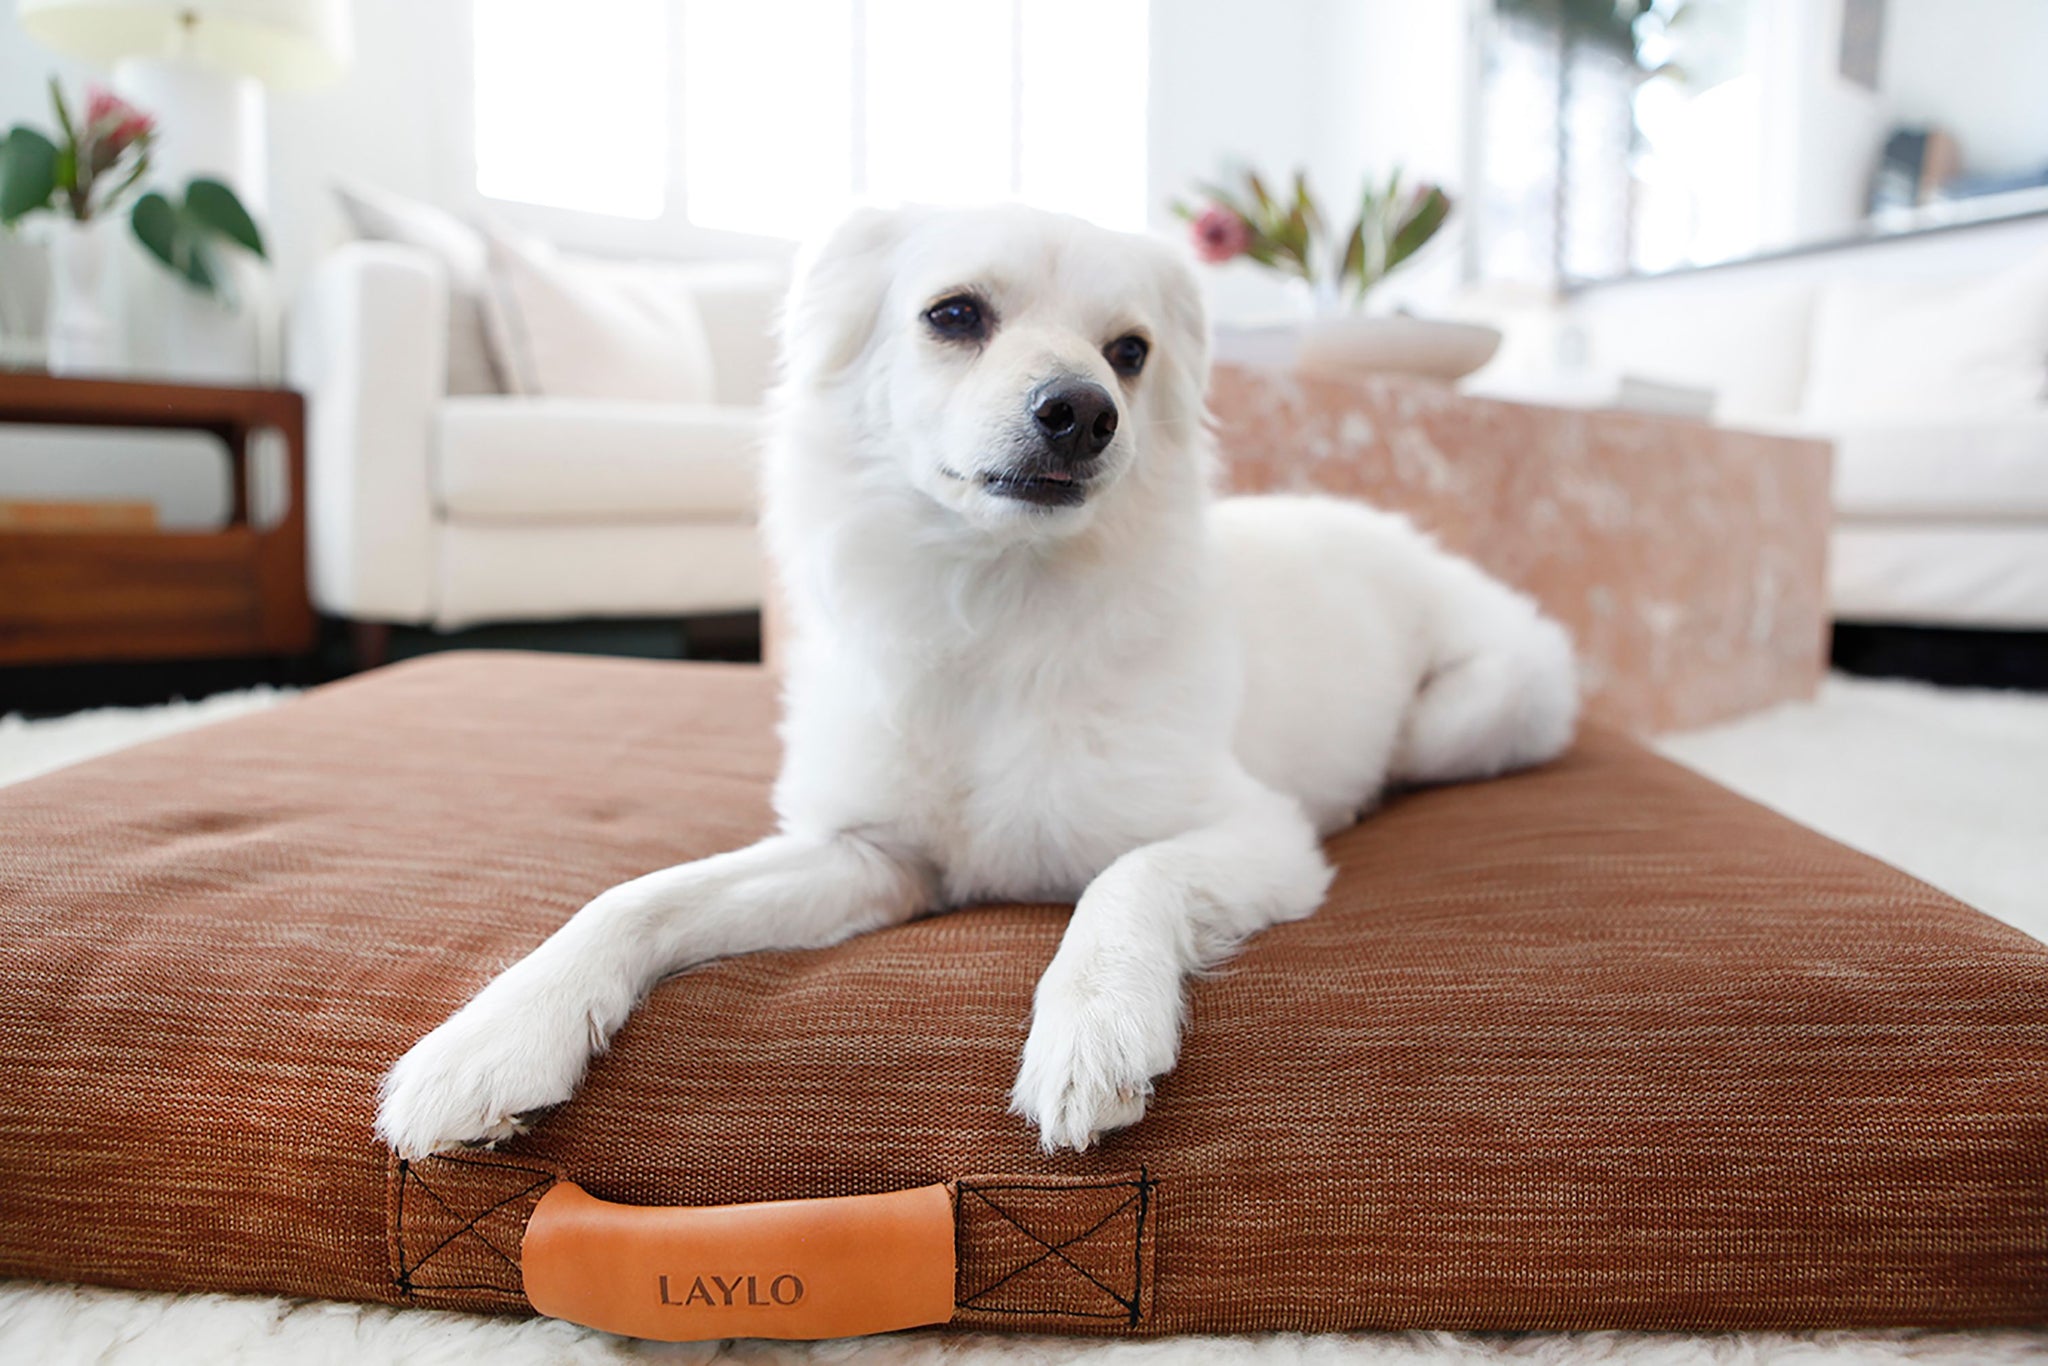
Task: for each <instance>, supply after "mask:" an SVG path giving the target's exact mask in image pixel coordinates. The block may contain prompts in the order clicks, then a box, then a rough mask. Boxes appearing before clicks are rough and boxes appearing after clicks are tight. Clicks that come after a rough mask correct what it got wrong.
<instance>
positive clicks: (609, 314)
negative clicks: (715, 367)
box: [484, 231, 715, 403]
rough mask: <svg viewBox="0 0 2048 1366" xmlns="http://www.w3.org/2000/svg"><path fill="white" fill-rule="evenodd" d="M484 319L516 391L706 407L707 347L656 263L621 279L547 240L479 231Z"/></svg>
mask: <svg viewBox="0 0 2048 1366" xmlns="http://www.w3.org/2000/svg"><path fill="white" fill-rule="evenodd" d="M486 243H487V246H488V249H489V263H490V294H489V296H488V300H487V303H486V307H485V312H484V317H485V321H486V323H487V324H488V325H489V327H490V331H491V340H492V343H493V346H494V349H495V350H496V352H497V355H498V359H499V363H500V366H501V368H502V370H503V373H504V377H505V381H506V388H507V389H508V390H509V391H511V392H512V393H515V394H545V395H548V396H550V397H556V398H605V399H631V400H639V401H642V402H648V403H709V402H711V401H712V399H713V394H714V392H715V387H714V384H713V380H714V375H713V371H712V363H711V342H710V339H709V338H708V337H707V336H706V335H705V332H704V320H703V318H702V317H701V316H700V315H699V313H698V311H697V305H696V301H695V300H694V299H693V298H692V297H691V295H690V292H689V291H688V290H687V289H684V288H680V287H664V285H665V284H666V282H665V281H664V280H663V279H662V278H661V272H660V269H659V267H648V268H646V269H645V270H644V271H635V272H631V273H622V272H621V269H620V267H619V266H618V265H616V264H614V263H596V262H578V261H576V260H574V259H572V258H569V257H565V256H563V255H562V254H560V253H559V252H557V251H555V250H554V248H552V247H550V246H548V245H547V244H546V243H543V242H538V241H534V240H531V239H527V238H520V237H515V236H513V235H511V234H509V233H505V232H499V231H491V232H488V233H487V234H486Z"/></svg>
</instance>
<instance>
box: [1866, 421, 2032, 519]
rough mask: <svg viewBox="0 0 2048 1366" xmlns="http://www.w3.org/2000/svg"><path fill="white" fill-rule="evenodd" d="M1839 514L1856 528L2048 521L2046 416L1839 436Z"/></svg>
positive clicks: (1898, 426) (1905, 425)
mask: <svg viewBox="0 0 2048 1366" xmlns="http://www.w3.org/2000/svg"><path fill="white" fill-rule="evenodd" d="M1834 440H1835V476H1834V478H1835V512H1836V514H1837V515H1838V516H1840V517H1842V518H1845V519H1847V520H1851V521H1857V520H1865V519H1876V520H1887V521H1970V520H1976V519H1981V520H1984V521H1994V522H2001V521H2026V522H2043V521H2048V409H2044V410H2043V411H2042V412H2040V413H2037V414H2026V415H2021V416H2015V417H2005V418H1978V419H1957V420H1953V421H1948V422H1901V423H1891V424H1885V425H1882V426H1855V427H1848V428H1845V429H1843V430H1841V431H1839V432H1836V433H1835V434H1834Z"/></svg>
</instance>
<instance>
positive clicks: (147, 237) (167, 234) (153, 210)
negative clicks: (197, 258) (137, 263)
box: [128, 190, 180, 270]
mask: <svg viewBox="0 0 2048 1366" xmlns="http://www.w3.org/2000/svg"><path fill="white" fill-rule="evenodd" d="M128 226H129V227H130V228H132V229H133V230H134V232H135V240H136V241H138V242H140V243H142V246H143V250H145V251H147V252H148V253H149V254H150V255H151V256H154V257H156V259H157V260H159V261H161V262H163V263H164V264H165V265H166V266H169V267H170V268H171V269H172V270H178V269H179V268H180V267H179V264H178V211H177V210H176V209H174V208H172V207H171V201H170V200H168V199H165V198H164V197H163V196H162V195H160V194H158V193H157V192H156V191H155V190H151V191H150V192H149V193H148V194H146V195H144V196H142V198H140V199H138V200H136V201H135V207H134V209H132V210H131V211H130V212H129V214H128Z"/></svg>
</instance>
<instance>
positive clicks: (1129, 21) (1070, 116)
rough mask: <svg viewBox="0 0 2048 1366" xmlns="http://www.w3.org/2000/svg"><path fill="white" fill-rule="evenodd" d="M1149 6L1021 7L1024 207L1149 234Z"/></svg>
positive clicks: (1044, 3)
mask: <svg viewBox="0 0 2048 1366" xmlns="http://www.w3.org/2000/svg"><path fill="white" fill-rule="evenodd" d="M1145 15H1146V0H1027V3H1025V4H1024V5H1023V6H1022V28H1023V35H1022V36H1023V40H1024V42H1023V61H1022V63H1021V66H1022V70H1023V78H1024V79H1023V89H1022V91H1021V96H1022V97H1021V99H1020V100H1019V102H1018V103H1019V113H1020V115H1021V117H1022V127H1021V129H1020V132H1019V142H1020V145H1021V147H1022V151H1023V158H1022V161H1023V165H1022V172H1023V174H1022V177H1021V181H1022V183H1021V184H1020V185H1019V187H1018V188H1019V190H1020V192H1021V197H1022V198H1023V199H1025V200H1026V201H1027V202H1029V203H1032V204H1036V205H1038V206H1039V207H1040V208H1045V209H1057V210H1059V211H1061V212H1062V213H1074V214H1079V215H1080V216H1081V217H1083V218H1088V219H1092V220H1094V221H1095V222H1097V223H1100V224H1101V225H1102V226H1104V227H1106V228H1121V229H1123V230H1125V231H1128V232H1135V231H1142V230H1143V229H1144V227H1145V217H1146V209H1147V207H1148V206H1147V205H1146V203H1145V101H1146V93H1147V92H1146V80H1145V63H1146V32H1147V31H1146V19H1145Z"/></svg>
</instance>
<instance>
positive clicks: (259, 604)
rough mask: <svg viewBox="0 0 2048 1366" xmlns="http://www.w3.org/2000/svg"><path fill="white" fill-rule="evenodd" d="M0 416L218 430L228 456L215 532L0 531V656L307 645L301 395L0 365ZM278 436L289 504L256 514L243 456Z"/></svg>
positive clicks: (92, 657) (29, 660) (296, 651)
mask: <svg viewBox="0 0 2048 1366" xmlns="http://www.w3.org/2000/svg"><path fill="white" fill-rule="evenodd" d="M0 423H41V424H49V425H61V426H80V427H122V428H170V429H183V430H195V431H205V432H212V433H214V434H215V435H217V436H219V437H220V438H221V440H222V441H224V442H226V443H227V448H228V454H229V458H230V460H231V461H232V462H233V467H234V469H233V478H232V480H231V487H232V489H233V494H232V499H233V502H232V507H231V509H230V511H229V515H228V524H227V525H226V526H224V527H222V528H220V529H219V530H217V531H202V532H179V531H166V532H109V531H94V532H81V533H77V534H69V533H53V534H44V533H0V665H5V664H50V663H75V662H87V661H119V660H150V659H194V658H206V657H229V656H252V655H302V654H305V653H306V652H308V651H310V650H311V649H312V648H313V643H314V638H315V628H316V623H315V621H314V617H313V607H312V603H311V602H310V601H309V600H308V598H307V596H306V502H305V490H306V421H305V403H304V400H302V399H301V398H300V396H299V395H298V394H296V393H293V392H291V391H290V390H286V389H263V388H230V387H214V386H202V385H191V384H159V383H142V382H130V381H126V380H100V379H66V378H58V377H55V376H51V375H46V374H37V373H18V372H17V373H7V372H0ZM263 432H275V433H277V435H278V436H279V437H280V438H281V439H282V441H283V445H284V450H285V464H286V470H287V475H286V480H287V485H288V487H287V490H286V506H285V510H284V515H283V516H282V518H280V519H279V520H278V522H277V523H276V524H275V525H273V526H261V527H259V526H257V525H255V524H254V523H253V522H252V521H251V519H250V464H251V460H250V453H251V447H252V445H253V444H254V442H255V439H256V437H257V435H258V434H259V433H263Z"/></svg>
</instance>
